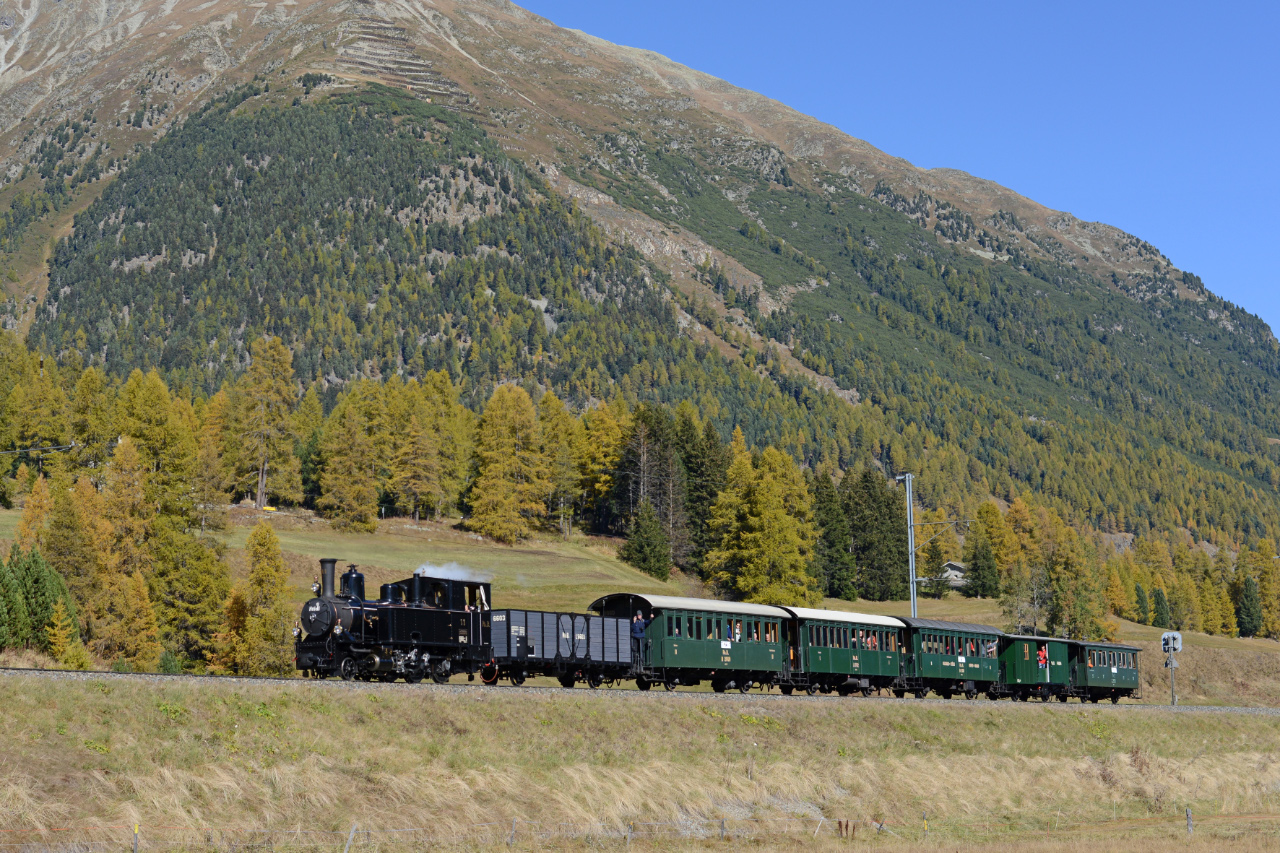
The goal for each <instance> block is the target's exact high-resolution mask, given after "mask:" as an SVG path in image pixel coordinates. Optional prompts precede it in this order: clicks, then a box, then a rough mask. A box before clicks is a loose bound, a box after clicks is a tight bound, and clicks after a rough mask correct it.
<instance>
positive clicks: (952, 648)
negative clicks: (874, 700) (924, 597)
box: [893, 618, 1004, 699]
mask: <svg viewBox="0 0 1280 853" xmlns="http://www.w3.org/2000/svg"><path fill="white" fill-rule="evenodd" d="M902 621H903V622H904V623H906V625H907V628H908V638H907V647H906V649H905V652H906V659H905V660H904V661H903V666H902V676H901V678H899V680H898V684H897V685H896V686H895V687H894V691H893V692H894V695H896V696H898V697H899V698H901V697H902V696H905V695H906V694H907V692H908V691H910V692H912V693H914V694H915V695H916V696H917V697H919V698H922V699H923V698H924V697H925V696H928V695H929V693H930V691H933V692H936V693H937V694H938V695H939V696H941V697H942V698H944V699H950V698H951V697H952V696H953V695H957V694H963V695H964V696H965V698H968V699H972V698H974V697H976V696H977V695H978V694H979V693H981V692H986V693H988V694H990V692H991V687H992V685H994V684H996V683H997V682H998V679H999V677H1000V668H999V666H998V663H997V653H998V651H999V643H998V640H999V638H1000V637H1001V636H1003V635H1004V632H1003V631H1001V630H1000V629H999V628H993V627H992V626H990V625H972V624H969V623H967V622H942V621H939V620H936V619H907V618H904V619H903V620H902Z"/></svg>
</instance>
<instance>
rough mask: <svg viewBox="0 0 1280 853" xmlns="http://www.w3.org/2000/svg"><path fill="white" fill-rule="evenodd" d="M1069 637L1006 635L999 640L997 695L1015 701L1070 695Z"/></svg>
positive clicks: (1070, 647) (1066, 696) (1060, 698)
mask: <svg viewBox="0 0 1280 853" xmlns="http://www.w3.org/2000/svg"><path fill="white" fill-rule="evenodd" d="M1073 645H1075V644H1074V643H1072V642H1070V641H1069V640H1061V639H1056V638H1054V637H1031V636H1022V635H1006V636H1005V637H1003V638H1002V639H1001V641H1000V684H999V685H998V686H997V688H996V692H997V694H998V695H999V696H1008V697H1010V698H1012V699H1014V700H1016V701H1020V702H1026V701H1027V700H1028V699H1039V700H1040V701H1041V702H1048V701H1049V700H1050V699H1051V698H1055V697H1056V698H1057V699H1058V701H1060V702H1065V701H1067V698H1068V697H1069V696H1070V695H1071V658H1072V646H1073Z"/></svg>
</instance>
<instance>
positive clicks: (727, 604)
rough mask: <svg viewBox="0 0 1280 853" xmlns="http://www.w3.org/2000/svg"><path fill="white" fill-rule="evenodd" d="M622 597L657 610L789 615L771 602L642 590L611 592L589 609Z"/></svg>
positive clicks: (596, 610) (600, 609)
mask: <svg viewBox="0 0 1280 853" xmlns="http://www.w3.org/2000/svg"><path fill="white" fill-rule="evenodd" d="M620 598H629V599H638V600H640V601H643V602H644V603H645V604H647V605H648V606H649V607H652V608H654V609H655V610H702V611H705V612H708V613H733V614H735V615H741V616H770V617H773V618H775V619H786V618H788V617H789V614H788V613H787V611H785V610H783V609H782V608H781V607H774V606H773V605H770V604H748V603H746V602H743V601H716V600H715V599H712V598H685V597H683V596H677V595H646V594H644V593H640V592H615V593H611V594H610V595H606V596H602V597H601V598H597V599H596V600H595V601H593V602H591V606H590V607H588V608H587V609H588V610H590V611H592V612H593V613H602V612H604V609H605V607H606V606H607V605H608V604H611V603H616V602H617V600H618V599H620Z"/></svg>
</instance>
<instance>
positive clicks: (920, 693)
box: [916, 687, 929, 699]
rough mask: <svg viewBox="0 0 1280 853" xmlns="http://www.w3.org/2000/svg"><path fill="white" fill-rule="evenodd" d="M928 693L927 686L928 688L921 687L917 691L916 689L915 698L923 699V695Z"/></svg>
mask: <svg viewBox="0 0 1280 853" xmlns="http://www.w3.org/2000/svg"><path fill="white" fill-rule="evenodd" d="M928 695H929V688H928V687H921V688H920V689H919V690H917V691H916V698H917V699H923V698H924V697H926V696H928Z"/></svg>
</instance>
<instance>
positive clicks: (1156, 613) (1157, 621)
mask: <svg viewBox="0 0 1280 853" xmlns="http://www.w3.org/2000/svg"><path fill="white" fill-rule="evenodd" d="M1152 597H1153V599H1154V602H1153V606H1152V608H1151V626H1152V627H1153V628H1166V629H1167V628H1168V627H1169V626H1170V619H1169V599H1168V598H1166V597H1165V594H1164V590H1163V589H1161V588H1160V587H1156V591H1155V594H1154V595H1153V596H1152Z"/></svg>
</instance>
